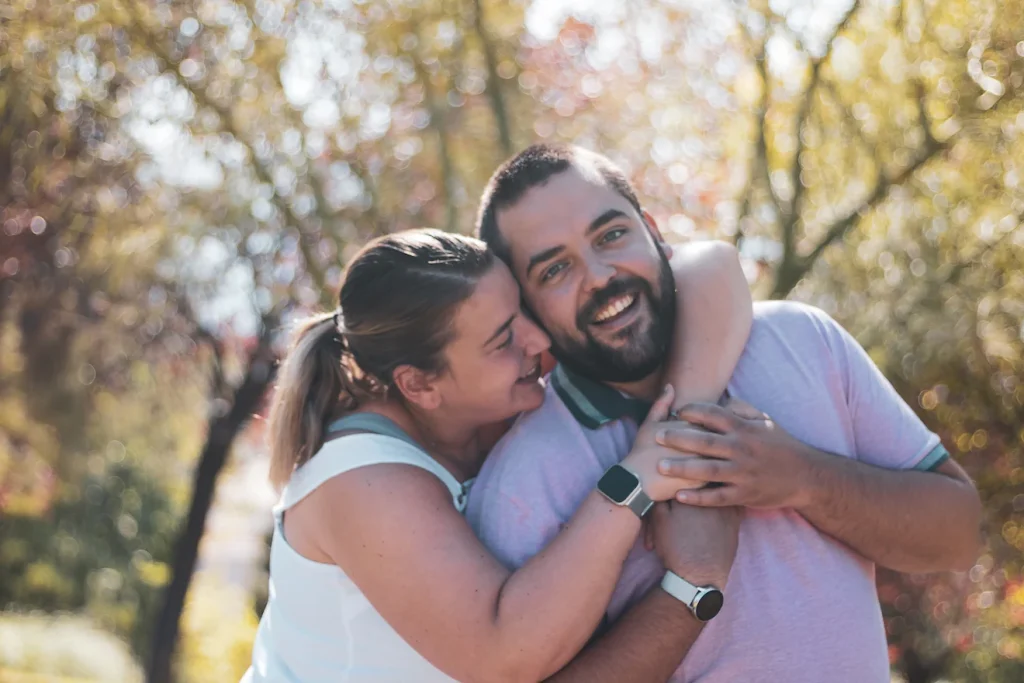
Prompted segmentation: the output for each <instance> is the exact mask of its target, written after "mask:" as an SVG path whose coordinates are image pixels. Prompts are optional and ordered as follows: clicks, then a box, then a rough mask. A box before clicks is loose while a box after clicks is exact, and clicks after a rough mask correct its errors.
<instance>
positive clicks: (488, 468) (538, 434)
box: [477, 382, 588, 483]
mask: <svg viewBox="0 0 1024 683" xmlns="http://www.w3.org/2000/svg"><path fill="white" fill-rule="evenodd" d="M587 445H588V441H587V437H586V434H585V433H584V427H583V426H582V425H580V423H579V422H577V421H576V419H575V418H574V417H573V416H572V413H570V412H569V409H568V408H567V407H566V406H565V403H563V402H562V399H561V397H560V396H559V395H558V392H556V391H555V390H554V388H553V387H552V386H551V385H550V382H549V384H548V386H547V388H546V389H545V390H544V403H543V404H541V405H540V407H538V408H535V409H534V410H531V411H529V412H526V413H523V414H522V415H520V416H519V417H518V418H517V419H516V421H515V423H513V425H512V427H511V428H510V429H509V430H508V432H506V433H505V435H504V436H502V437H501V440H499V441H498V443H497V444H495V446H494V448H493V449H491V452H490V454H488V456H487V460H486V461H485V462H484V466H483V468H482V469H481V471H480V475H479V476H478V477H477V481H478V482H480V483H483V482H486V481H491V480H500V479H504V478H506V477H509V476H512V475H513V474H515V473H516V472H537V471H538V469H543V468H548V467H558V466H559V465H560V461H561V460H562V458H570V459H571V457H572V454H573V453H574V452H578V450H579V449H580V448H581V447H584V448H585V447H586V446H587Z"/></svg>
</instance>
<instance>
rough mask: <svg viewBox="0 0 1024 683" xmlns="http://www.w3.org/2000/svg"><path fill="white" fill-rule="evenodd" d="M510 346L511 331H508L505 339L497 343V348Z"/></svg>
mask: <svg viewBox="0 0 1024 683" xmlns="http://www.w3.org/2000/svg"><path fill="white" fill-rule="evenodd" d="M510 346H512V333H511V332H509V333H508V337H507V338H506V339H505V341H503V342H501V343H500V344H498V348H499V349H507V348H508V347H510Z"/></svg>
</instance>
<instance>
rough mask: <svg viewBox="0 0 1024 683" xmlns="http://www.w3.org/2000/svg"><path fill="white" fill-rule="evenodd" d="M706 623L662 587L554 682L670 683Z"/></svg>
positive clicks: (654, 591)
mask: <svg viewBox="0 0 1024 683" xmlns="http://www.w3.org/2000/svg"><path fill="white" fill-rule="evenodd" d="M702 627H703V624H701V622H699V621H697V619H695V618H694V617H693V615H692V614H690V611H689V610H688V609H687V608H686V606H685V605H683V604H682V603H681V602H679V601H678V600H676V599H675V598H674V597H672V596H671V595H669V594H668V593H666V592H665V591H663V590H662V589H661V588H660V587H657V586H656V587H655V588H653V589H651V591H650V592H649V593H648V594H647V595H646V596H645V597H644V599H643V600H642V601H641V602H640V603H639V604H637V605H636V606H634V607H633V608H632V609H630V610H629V611H628V612H626V614H624V615H623V616H622V617H621V618H620V619H619V620H618V621H617V622H615V624H614V625H613V626H612V627H611V629H609V630H608V632H607V633H605V634H604V635H603V636H601V637H600V638H598V639H597V640H596V641H594V642H592V643H591V644H590V645H588V646H587V647H586V648H585V649H584V650H583V651H582V652H581V653H580V654H578V655H576V658H575V659H574V660H572V661H571V662H569V664H568V665H566V666H565V668H563V669H562V670H561V671H559V672H558V673H557V674H555V675H554V676H552V677H551V678H549V679H548V681H551V682H554V683H575V682H577V681H579V682H584V681H585V682H586V683H620V682H621V681H645V682H646V681H651V682H652V683H654V682H656V681H667V680H668V678H669V676H671V675H672V673H673V672H674V671H675V670H676V668H677V667H678V666H679V663H680V662H682V661H683V657H684V656H685V655H686V653H687V652H688V651H689V650H690V646H691V645H693V643H694V641H695V640H697V636H698V635H700V631H701V628H702Z"/></svg>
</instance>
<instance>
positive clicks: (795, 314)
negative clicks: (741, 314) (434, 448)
mask: <svg viewBox="0 0 1024 683" xmlns="http://www.w3.org/2000/svg"><path fill="white" fill-rule="evenodd" d="M834 324H835V322H834V321H833V320H832V318H831V317H830V316H829V314H828V313H826V312H825V311H823V310H821V309H820V308H818V307H817V306H812V305H811V304H807V303H803V302H802V301H785V300H783V301H755V302H754V325H755V326H761V327H765V326H770V327H777V328H780V329H785V328H800V327H805V326H822V325H834Z"/></svg>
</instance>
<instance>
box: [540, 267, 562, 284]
mask: <svg viewBox="0 0 1024 683" xmlns="http://www.w3.org/2000/svg"><path fill="white" fill-rule="evenodd" d="M564 267H565V263H555V264H554V265H551V266H549V267H548V268H547V270H545V271H544V272H543V273H542V274H541V276H540V281H541V282H547V281H548V280H550V279H551V278H553V277H554V276H556V275H558V274H559V273H560V272H562V269H563V268H564Z"/></svg>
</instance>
